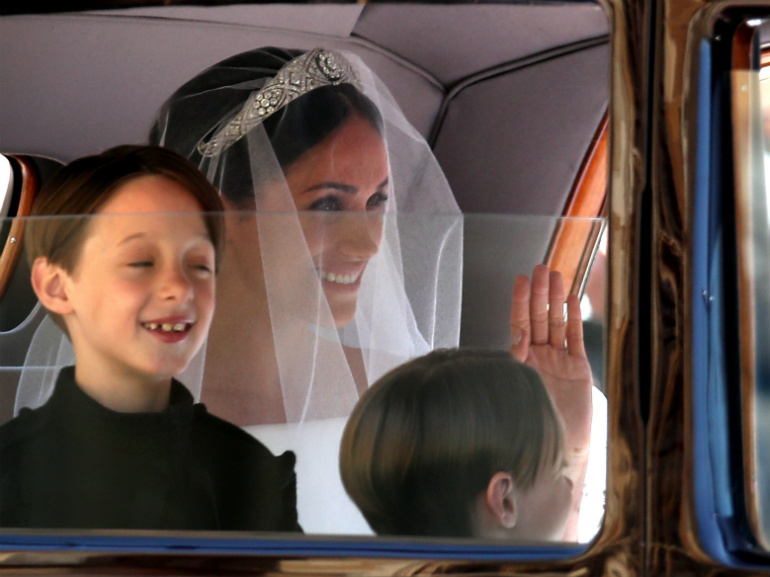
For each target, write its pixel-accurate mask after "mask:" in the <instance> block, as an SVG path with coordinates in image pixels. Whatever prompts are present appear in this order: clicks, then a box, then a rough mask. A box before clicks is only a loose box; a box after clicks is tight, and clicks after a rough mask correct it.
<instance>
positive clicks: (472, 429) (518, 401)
mask: <svg viewBox="0 0 770 577" xmlns="http://www.w3.org/2000/svg"><path fill="white" fill-rule="evenodd" d="M563 443H564V441H563V431H562V428H561V422H560V421H559V419H558V417H557V414H556V410H555V409H554V407H553V404H552V403H551V400H550V397H549V396H548V392H547V391H546V389H545V386H544V385H543V382H542V380H541V379H540V376H539V375H538V374H537V372H536V371H535V370H534V369H532V368H530V367H528V366H526V365H524V364H522V363H519V362H517V361H515V360H514V359H513V357H512V356H511V355H510V354H508V353H507V352H504V351H480V350H468V349H466V350H463V349H451V350H439V351H434V352H432V353H430V354H428V355H425V356H423V357H420V358H418V359H415V360H413V361H411V362H409V363H406V364H404V365H402V366H400V367H398V368H396V369H394V370H393V371H391V372H390V373H388V374H386V375H385V376H383V377H382V378H380V379H379V380H378V381H377V382H376V383H375V384H374V385H372V387H371V388H370V389H369V390H367V391H366V392H365V393H364V394H363V396H362V397H361V399H360V400H359V402H358V404H357V405H356V407H355V409H354V410H353V413H352V414H351V416H350V419H349V420H348V423H347V425H346V427H345V431H344V433H343V436H342V445H341V448H340V471H341V474H342V481H343V484H344V485H345V489H346V490H347V492H348V494H349V495H350V497H351V498H352V499H353V501H354V502H355V503H356V505H358V508H359V509H360V510H361V512H362V513H363V515H364V517H365V518H366V520H367V521H368V522H369V525H370V526H371V527H372V529H374V531H376V532H377V533H379V534H384V535H426V536H455V537H470V536H472V514H473V513H472V512H473V507H474V504H475V501H476V499H477V498H478V496H479V495H480V494H481V493H482V492H483V491H485V490H486V488H487V485H488V484H489V481H490V479H491V478H492V476H493V475H494V474H495V473H497V472H501V471H502V472H507V473H510V474H511V476H512V477H513V480H514V483H515V484H516V485H517V486H518V487H519V488H520V489H522V490H527V489H528V488H530V487H532V485H533V484H534V483H535V479H536V478H537V476H538V474H539V473H540V472H541V471H544V470H546V468H547V467H554V468H555V467H557V466H558V465H559V464H560V463H561V460H562V457H563V455H562V451H563Z"/></svg>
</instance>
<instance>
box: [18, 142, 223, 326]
mask: <svg viewBox="0 0 770 577" xmlns="http://www.w3.org/2000/svg"><path fill="white" fill-rule="evenodd" d="M150 175H157V176H163V177H165V178H168V179H169V180H173V181H174V182H176V183H178V184H180V185H181V186H182V187H183V188H184V189H185V190H187V191H188V192H189V193H190V194H191V195H192V196H193V197H194V198H195V199H196V200H197V201H198V203H199V204H200V206H201V210H202V212H203V213H204V215H203V220H204V222H205V225H206V229H207V231H208V234H209V238H210V239H211V242H212V244H213V245H214V250H215V253H216V260H217V262H219V256H220V253H221V249H222V245H223V243H224V220H223V217H222V214H221V213H222V211H223V210H224V208H223V206H222V201H221V199H220V198H219V194H218V192H217V190H216V189H215V188H214V187H213V186H212V185H211V184H210V183H209V181H208V180H206V177H205V176H203V174H201V172H200V171H199V170H198V169H197V168H196V167H195V166H194V165H193V164H191V163H190V162H189V161H188V160H187V159H185V158H184V157H183V156H181V155H179V154H177V153H176V152H173V151H171V150H168V149H166V148H161V147H158V146H133V145H124V146H117V147H115V148H111V149H109V150H107V151H105V152H103V153H102V154H97V155H94V156H86V157H83V158H79V159H77V160H74V161H72V162H71V163H69V164H68V165H67V166H65V167H64V168H62V169H61V170H60V171H59V172H57V173H56V174H55V175H54V176H53V177H52V178H51V179H50V180H49V181H48V182H47V183H46V185H45V186H44V187H43V188H42V190H41V191H40V194H39V195H38V196H37V198H36V199H35V203H34V205H33V206H32V211H31V213H30V216H31V217H42V216H68V215H73V217H72V218H30V220H29V222H28V223H27V227H26V230H25V237H24V245H25V252H26V255H27V260H28V261H29V263H30V265H32V264H33V263H34V262H35V259H37V258H38V257H41V256H42V257H45V258H47V259H48V261H49V262H51V263H53V264H58V265H59V266H61V267H62V268H64V270H66V271H67V272H68V273H72V271H73V270H74V269H75V266H76V265H77V263H78V258H79V256H80V252H81V249H82V247H83V243H84V241H85V239H86V238H87V236H88V230H89V227H88V223H89V222H90V219H89V216H90V215H93V214H96V213H97V212H98V211H99V209H100V208H101V207H102V206H104V204H105V203H106V202H107V201H108V200H110V198H112V196H113V195H114V194H115V192H116V191H117V190H118V188H120V187H121V186H122V185H124V184H126V183H128V182H129V181H131V180H133V179H135V178H139V177H142V176H150ZM52 316H53V318H54V320H55V321H56V322H57V324H58V325H59V326H63V323H62V322H61V319H59V318H57V315H52Z"/></svg>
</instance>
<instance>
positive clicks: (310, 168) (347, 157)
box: [150, 48, 462, 532]
mask: <svg viewBox="0 0 770 577" xmlns="http://www.w3.org/2000/svg"><path fill="white" fill-rule="evenodd" d="M150 140H151V142H153V143H154V144H160V145H162V146H166V147H169V148H173V149H174V150H176V151H178V152H180V153H182V154H183V155H185V156H187V157H188V158H190V159H191V160H192V161H193V162H194V163H196V164H197V165H198V166H199V168H201V170H202V171H203V172H204V173H205V174H207V175H208V177H209V179H210V180H211V181H212V182H213V183H214V185H215V186H217V188H218V189H219V190H220V192H221V194H222V197H223V201H224V203H225V206H226V208H227V213H226V230H227V243H226V248H225V253H224V258H223V262H222V265H221V270H220V274H219V276H218V279H217V308H216V313H215V317H214V321H213V323H212V327H211V331H210V334H209V339H208V344H207V348H206V352H205V354H206V357H205V362H204V363H203V366H204V369H203V371H202V375H203V376H202V388H201V394H200V398H201V401H202V402H203V403H205V404H206V406H207V407H208V408H209V410H210V411H211V412H212V413H214V414H216V415H218V416H220V417H222V418H224V419H226V420H229V421H231V422H234V423H236V424H239V425H241V426H245V427H247V430H249V431H250V432H252V433H253V434H255V435H256V436H258V437H259V438H260V440H262V441H263V442H265V443H266V444H267V445H268V446H270V448H271V449H274V450H277V451H281V450H284V449H287V448H289V449H293V450H294V451H295V452H296V453H297V457H298V459H297V461H298V462H297V477H298V508H299V510H300V523H301V524H302V525H303V527H304V528H305V530H306V531H312V532H316V531H321V532H329V531H333V532H336V531H343V532H360V531H365V532H369V530H368V528H367V527H366V525H365V523H364V522H363V520H362V519H361V518H360V515H359V514H358V512H357V511H356V510H355V508H354V507H353V505H352V504H351V503H350V502H349V500H348V499H347V497H346V495H345V494H344V492H343V490H342V487H341V483H340V482H339V475H338V472H337V452H338V446H339V439H340V436H341V433H342V427H343V426H344V421H345V419H346V417H347V415H348V414H349V413H350V411H351V410H352V408H353V406H354V405H355V402H356V401H357V400H358V397H359V394H360V391H362V390H363V389H364V388H366V387H367V386H368V385H369V383H371V382H373V381H374V380H376V379H377V378H378V377H379V376H380V375H382V374H383V373H384V372H386V371H387V370H389V369H390V368H392V367H394V366H396V365H398V364H400V363H402V362H404V361H406V360H408V359H410V358H413V357H415V356H418V355H421V354H424V353H425V352H428V351H429V350H432V349H434V348H437V347H447V346H455V345H456V344H457V343H458V340H459V319H460V296H461V286H460V282H458V281H459V279H460V278H461V274H462V268H461V267H462V221H461V218H460V214H459V209H458V207H457V204H456V203H455V200H454V197H453V196H452V193H451V190H450V189H449V186H448V184H447V182H446V180H445V178H444V176H443V173H442V171H441V170H440V168H439V166H438V164H437V162H436V160H435V158H434V157H433V154H432V153H431V151H430V148H429V147H428V145H427V143H426V142H425V140H424V139H423V138H422V137H421V136H420V135H419V134H418V133H417V131H416V130H415V129H414V128H413V127H412V126H411V125H410V124H409V122H408V121H407V120H406V119H405V118H404V116H403V114H402V113H401V111H400V109H399V108H398V106H397V105H396V104H395V102H394V100H393V98H392V97H391V95H390V93H389V92H388V90H387V89H386V88H385V86H384V85H383V84H382V83H381V82H380V81H379V80H378V79H377V78H376V77H375V75H374V74H373V73H372V72H371V71H370V70H369V69H368V68H367V67H366V66H365V65H364V64H363V63H362V62H361V61H360V60H359V59H358V58H357V57H355V56H354V55H350V54H342V53H339V52H335V51H329V50H324V49H315V50H312V51H309V52H305V53H303V52H299V51H294V50H283V49H277V48H264V49H259V50H253V51H250V52H246V53H243V54H239V55H236V56H233V57H231V58H228V59H226V60H224V61H222V62H220V63H218V64H216V65H214V66H212V67H210V68H208V69H207V70H204V71H203V72H201V73H200V74H198V75H197V76H196V77H195V78H193V79H192V80H190V81H189V82H187V83H186V84H184V85H183V86H181V87H180V88H179V89H178V90H177V91H176V92H175V93H174V94H173V95H172V96H171V97H170V98H169V99H168V100H167V101H166V103H165V104H164V105H163V106H162V108H161V109H160V111H159V114H158V117H157V120H156V123H155V125H154V126H153V128H152V131H151V138H150ZM426 213H427V214H430V215H433V216H431V217H429V218H426V217H425V215H426ZM436 215H438V216H436ZM193 381H195V379H193ZM186 382H187V384H189V382H190V381H189V379H188V381H186ZM344 511H347V513H345V512H344ZM346 515H347V520H345V519H346Z"/></svg>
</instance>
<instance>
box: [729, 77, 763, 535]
mask: <svg viewBox="0 0 770 577" xmlns="http://www.w3.org/2000/svg"><path fill="white" fill-rule="evenodd" d="M769 86H770V80H768V75H767V71H762V72H760V71H758V70H757V71H743V70H741V71H735V72H733V98H734V102H733V130H734V147H735V190H736V192H735V194H736V230H737V237H738V238H737V252H738V255H737V257H738V258H737V270H738V290H739V319H740V325H739V326H740V371H741V398H742V403H743V419H744V428H743V432H744V462H745V478H746V481H745V483H746V484H745V489H746V496H747V507H748V517H749V520H750V523H751V526H752V529H753V530H754V532H755V534H756V536H757V539H758V540H759V542H760V543H761V544H762V546H763V547H764V548H765V549H768V548H770V461H768V459H767V455H768V454H770V425H769V424H768V419H767V414H768V411H770V350H769V349H768V347H767V343H768V342H770V323H768V322H767V321H768V318H770V290H769V288H768V287H770V263H769V262H768V258H767V255H768V254H770V215H769V214H768V206H769V200H770V178H768V175H770V170H768V169H770V163H769V162H768V155H769V154H770V153H769V152H768V151H769V150H770V147H769V144H770V139H769V138H768V127H770V89H769Z"/></svg>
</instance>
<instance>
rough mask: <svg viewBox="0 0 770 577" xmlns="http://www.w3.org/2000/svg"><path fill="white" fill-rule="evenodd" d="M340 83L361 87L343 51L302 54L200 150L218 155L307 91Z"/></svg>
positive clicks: (257, 93) (314, 51) (316, 51)
mask: <svg viewBox="0 0 770 577" xmlns="http://www.w3.org/2000/svg"><path fill="white" fill-rule="evenodd" d="M338 84H352V85H353V86H355V87H356V88H359V89H360V88H361V87H360V83H359V81H358V77H357V76H356V73H355V71H354V70H353V67H352V66H351V65H350V62H348V61H347V60H346V59H345V57H344V56H343V55H342V54H340V53H339V52H335V51H333V50H324V49H323V48H314V49H313V50H311V51H309V52H305V53H304V54H300V55H299V56H297V57H296V58H294V59H293V60H290V61H289V62H287V63H286V64H285V65H284V66H283V67H282V68H281V69H280V70H279V71H278V73H277V74H276V75H275V76H274V77H273V78H272V79H271V80H268V81H267V83H266V84H265V85H264V86H263V87H262V88H260V89H259V90H258V91H257V92H254V93H252V94H251V96H249V99H248V100H247V101H246V104H245V105H244V106H243V108H242V109H241V111H240V112H239V113H238V114H237V115H236V116H235V117H234V118H233V119H232V120H231V121H230V122H228V123H227V125H226V126H225V127H224V128H222V129H221V130H220V131H219V132H217V133H216V134H215V135H214V136H213V137H212V138H211V139H210V140H209V141H208V142H201V143H200V144H199V145H198V152H200V153H201V154H202V155H203V156H205V157H211V156H216V155H217V154H220V153H221V152H223V151H225V150H227V149H228V148H229V147H230V146H232V145H233V144H234V143H235V142H237V141H238V140H240V139H241V138H242V137H243V136H245V135H246V134H247V133H248V132H249V131H250V130H252V129H253V128H254V127H256V126H258V125H259V124H261V123H262V122H263V121H264V120H265V119H266V118H268V117H269V116H270V115H271V114H273V113H275V112H276V111H278V110H280V109H281V108H283V107H284V106H287V105H288V104H289V103H291V102H292V101H294V100H296V99H297V98H299V97H300V96H302V95H303V94H307V93H308V92H310V91H311V90H315V89H316V88H320V87H322V86H336V85H338Z"/></svg>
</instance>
